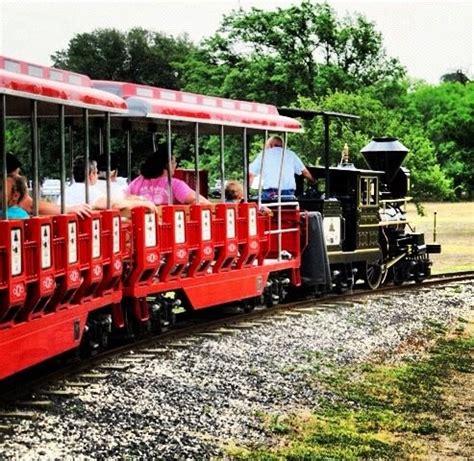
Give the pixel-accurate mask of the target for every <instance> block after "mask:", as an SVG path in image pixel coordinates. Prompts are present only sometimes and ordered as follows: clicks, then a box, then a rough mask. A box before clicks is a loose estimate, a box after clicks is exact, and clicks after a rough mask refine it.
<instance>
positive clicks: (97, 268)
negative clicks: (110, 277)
mask: <svg viewBox="0 0 474 461" xmlns="http://www.w3.org/2000/svg"><path fill="white" fill-rule="evenodd" d="M92 273H93V274H94V275H95V276H96V277H99V276H100V275H102V267H100V266H99V265H98V264H97V265H95V266H94V269H92Z"/></svg>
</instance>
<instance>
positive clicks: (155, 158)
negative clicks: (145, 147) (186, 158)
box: [140, 144, 168, 179]
mask: <svg viewBox="0 0 474 461" xmlns="http://www.w3.org/2000/svg"><path fill="white" fill-rule="evenodd" d="M167 166H168V151H167V148H166V146H165V145H161V144H160V145H158V149H156V151H154V152H151V153H150V154H148V156H147V158H146V160H145V161H144V162H143V163H142V166H141V167H140V174H141V175H142V176H143V177H144V178H145V179H154V178H158V177H160V176H161V175H162V174H163V172H164V171H165V170H166V167H167Z"/></svg>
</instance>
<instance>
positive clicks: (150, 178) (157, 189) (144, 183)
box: [127, 145, 211, 205]
mask: <svg viewBox="0 0 474 461" xmlns="http://www.w3.org/2000/svg"><path fill="white" fill-rule="evenodd" d="M176 165H177V162H176V158H175V157H174V156H173V157H172V159H171V164H168V153H167V147H166V146H164V145H159V146H158V149H157V150H156V151H155V152H152V153H151V154H149V155H148V157H147V158H146V160H145V161H144V162H143V164H142V166H141V168H140V176H138V177H137V178H135V179H134V180H133V181H132V182H131V183H130V184H129V186H128V188H127V194H128V195H131V196H134V195H138V196H140V197H144V198H146V199H148V200H150V201H152V202H153V203H154V204H155V205H167V204H168V202H169V191H168V172H169V174H170V176H171V190H172V195H173V200H174V202H175V203H181V204H185V205H191V204H193V203H195V201H196V192H195V191H194V190H193V189H191V188H190V187H189V186H188V185H187V184H186V183H185V182H184V181H182V180H181V179H177V178H173V175H174V172H175V169H176ZM199 203H201V204H209V203H211V202H209V200H207V199H206V198H205V197H203V196H202V195H200V196H199Z"/></svg>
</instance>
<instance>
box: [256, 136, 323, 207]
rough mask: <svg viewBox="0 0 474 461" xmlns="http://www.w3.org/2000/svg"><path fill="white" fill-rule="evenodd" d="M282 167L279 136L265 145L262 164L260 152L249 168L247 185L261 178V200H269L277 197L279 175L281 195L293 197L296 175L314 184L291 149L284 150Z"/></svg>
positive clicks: (272, 137) (272, 138)
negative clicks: (259, 176) (258, 177)
mask: <svg viewBox="0 0 474 461" xmlns="http://www.w3.org/2000/svg"><path fill="white" fill-rule="evenodd" d="M284 152H285V154H284V158H283V165H282V162H281V156H282V155H283V139H282V138H281V137H280V136H271V137H270V138H269V139H268V141H267V142H266V144H265V156H264V161H263V168H262V171H260V169H261V164H262V155H263V154H262V152H260V153H259V154H258V155H257V157H256V158H255V160H254V161H253V162H252V163H251V164H250V166H249V183H250V184H252V182H253V180H254V178H255V177H256V176H257V175H261V176H262V187H263V189H262V199H264V200H271V199H274V198H275V197H277V196H278V181H279V178H280V166H281V168H282V173H281V195H282V196H283V195H286V196H294V195H295V191H296V181H295V174H296V175H301V174H302V175H303V176H304V177H305V178H307V179H308V180H309V181H311V182H314V178H313V175H312V174H311V173H310V172H309V170H308V169H307V168H306V167H305V166H304V163H303V162H302V161H301V159H300V158H299V157H298V155H297V154H296V153H295V152H293V151H292V150H291V149H288V148H286V149H284Z"/></svg>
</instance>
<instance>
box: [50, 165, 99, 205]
mask: <svg viewBox="0 0 474 461" xmlns="http://www.w3.org/2000/svg"><path fill="white" fill-rule="evenodd" d="M72 176H73V182H72V183H71V184H70V185H69V186H67V187H66V190H65V194H64V195H65V197H64V198H65V204H66V206H71V205H79V204H81V203H85V202H86V175H85V158H84V157H77V158H76V159H75V160H74V164H73V166H72ZM97 180H98V171H97V162H96V161H95V160H90V161H89V168H88V175H87V181H88V183H89V203H90V205H91V206H92V208H103V206H101V205H102V204H101V201H102V200H103V197H104V194H103V193H102V191H101V190H100V188H99V187H97V186H96V184H97ZM57 204H58V205H59V204H61V197H58V200H57Z"/></svg>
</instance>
